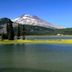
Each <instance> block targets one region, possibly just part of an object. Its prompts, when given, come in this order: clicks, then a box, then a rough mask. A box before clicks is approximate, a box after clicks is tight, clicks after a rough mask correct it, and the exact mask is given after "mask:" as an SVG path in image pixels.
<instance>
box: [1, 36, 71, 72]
mask: <svg viewBox="0 0 72 72" xmlns="http://www.w3.org/2000/svg"><path fill="white" fill-rule="evenodd" d="M27 38H30V37H27ZM37 38H38V37H37ZM40 38H41V37H40ZM55 38H56V37H55ZM68 38H69V37H68ZM33 39H34V38H33ZM43 39H44V37H43ZM45 39H49V37H45ZM52 39H53V38H52ZM57 39H61V38H60V37H57ZM65 39H66V38H65ZM0 72H72V45H64V44H62V45H61V44H17V45H14V44H12V45H0Z"/></svg>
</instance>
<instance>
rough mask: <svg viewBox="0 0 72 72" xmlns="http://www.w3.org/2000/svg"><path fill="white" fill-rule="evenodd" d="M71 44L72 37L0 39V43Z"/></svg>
mask: <svg viewBox="0 0 72 72" xmlns="http://www.w3.org/2000/svg"><path fill="white" fill-rule="evenodd" d="M24 43H30V44H72V39H65V40H64V39H60V40H0V44H24Z"/></svg>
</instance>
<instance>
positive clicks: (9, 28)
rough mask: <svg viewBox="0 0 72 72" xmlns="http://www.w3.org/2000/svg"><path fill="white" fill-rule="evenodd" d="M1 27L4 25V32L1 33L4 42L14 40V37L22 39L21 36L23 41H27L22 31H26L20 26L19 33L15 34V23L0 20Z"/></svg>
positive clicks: (6, 19)
mask: <svg viewBox="0 0 72 72" xmlns="http://www.w3.org/2000/svg"><path fill="white" fill-rule="evenodd" d="M0 25H3V26H4V27H2V32H1V38H2V40H4V39H8V40H14V37H15V36H17V39H20V36H21V35H23V39H25V37H24V35H25V34H23V33H24V31H23V32H22V34H21V29H23V30H24V28H21V27H20V24H18V26H17V32H16V34H15V30H14V27H13V22H12V21H11V20H10V19H9V18H1V19H0Z"/></svg>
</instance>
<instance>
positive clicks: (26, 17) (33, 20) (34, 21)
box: [13, 14, 62, 29]
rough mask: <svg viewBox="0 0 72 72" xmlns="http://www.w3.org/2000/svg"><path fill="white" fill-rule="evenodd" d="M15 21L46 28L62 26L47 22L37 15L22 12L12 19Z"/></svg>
mask: <svg viewBox="0 0 72 72" xmlns="http://www.w3.org/2000/svg"><path fill="white" fill-rule="evenodd" d="M13 21H14V22H16V23H19V24H25V25H33V26H41V27H46V28H58V29H61V28H62V27H60V26H56V25H54V24H52V23H49V22H47V21H45V20H43V19H41V18H39V17H38V16H32V15H30V14H23V15H21V16H19V17H18V18H16V19H14V20H13Z"/></svg>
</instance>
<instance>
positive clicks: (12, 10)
mask: <svg viewBox="0 0 72 72" xmlns="http://www.w3.org/2000/svg"><path fill="white" fill-rule="evenodd" d="M24 13H26V14H31V15H37V16H39V17H40V18H42V19H44V20H47V21H48V22H51V23H53V24H56V25H60V26H64V27H72V0H0V18H1V17H8V18H11V19H13V18H16V17H18V16H20V15H22V14H24Z"/></svg>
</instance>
